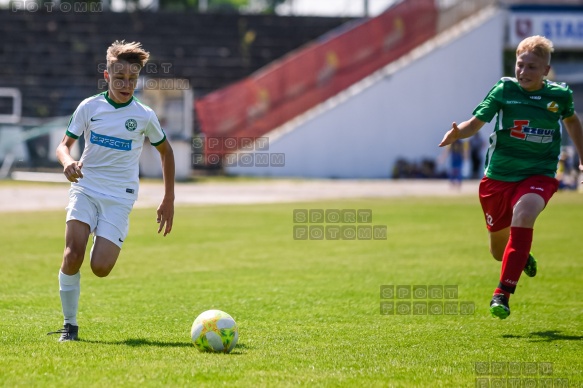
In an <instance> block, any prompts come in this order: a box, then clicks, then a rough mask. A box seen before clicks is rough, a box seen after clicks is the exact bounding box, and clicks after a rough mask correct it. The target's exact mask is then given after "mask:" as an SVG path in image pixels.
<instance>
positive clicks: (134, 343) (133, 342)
mask: <svg viewBox="0 0 583 388" xmlns="http://www.w3.org/2000/svg"><path fill="white" fill-rule="evenodd" d="M79 342H86V343H90V344H100V345H126V346H131V347H139V346H158V347H161V348H165V347H175V348H187V347H191V348H193V347H194V345H193V344H192V343H191V342H163V341H151V340H147V339H145V338H128V339H126V340H123V341H93V340H87V339H82V338H79ZM245 349H247V346H245V344H237V345H236V346H235V349H233V350H232V351H231V354H243V352H241V350H245Z"/></svg>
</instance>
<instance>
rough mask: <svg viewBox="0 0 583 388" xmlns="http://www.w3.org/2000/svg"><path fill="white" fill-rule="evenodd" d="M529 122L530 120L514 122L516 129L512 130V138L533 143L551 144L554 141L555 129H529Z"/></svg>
mask: <svg viewBox="0 0 583 388" xmlns="http://www.w3.org/2000/svg"><path fill="white" fill-rule="evenodd" d="M529 122H530V121H529V120H514V127H512V128H510V137H513V138H515V139H520V140H526V141H530V142H533V143H550V142H552V141H553V134H554V133H555V130H554V129H543V128H533V127H529V126H528V124H529Z"/></svg>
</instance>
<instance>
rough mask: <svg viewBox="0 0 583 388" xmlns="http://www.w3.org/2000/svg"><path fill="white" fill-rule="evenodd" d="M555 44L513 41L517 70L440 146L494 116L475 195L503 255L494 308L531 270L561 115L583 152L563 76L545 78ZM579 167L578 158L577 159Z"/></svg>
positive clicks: (493, 244) (504, 306) (503, 311)
mask: <svg viewBox="0 0 583 388" xmlns="http://www.w3.org/2000/svg"><path fill="white" fill-rule="evenodd" d="M552 52H553V44H552V42H551V41H550V40H548V39H546V38H544V37H542V36H531V37H529V38H526V39H524V40H523V41H522V42H520V44H519V45H518V47H517V49H516V66H515V73H516V78H510V77H504V78H502V79H501V80H500V81H498V83H497V84H496V85H495V86H494V87H493V88H492V90H490V92H489V93H488V95H487V96H486V98H485V99H484V100H483V101H482V102H481V103H480V104H479V105H478V107H477V108H476V109H475V110H474V112H473V116H472V117H471V118H470V119H469V120H467V121H464V122H463V123H461V124H460V125H459V126H458V125H456V123H453V125H452V128H451V129H450V130H449V131H448V132H447V133H446V134H445V136H444V137H443V140H442V141H441V143H440V144H439V146H440V147H443V146H446V145H449V144H451V143H453V142H454V141H455V140H457V139H464V138H468V137H470V136H472V135H473V134H475V133H476V132H478V131H479V130H480V128H482V126H483V125H484V124H485V123H486V122H490V121H491V120H492V119H493V118H494V116H497V118H496V126H495V128H494V132H493V133H492V135H490V146H489V148H488V153H487V156H486V168H485V176H484V178H483V179H482V181H481V182H480V190H479V191H480V193H479V194H480V203H481V205H482V209H483V211H484V217H485V219H486V226H487V228H488V231H489V235H490V252H491V253H492V256H494V258H495V259H496V260H498V261H502V272H501V275H500V282H499V284H498V286H497V287H496V289H495V290H494V295H493V297H492V301H491V302H490V312H491V314H492V316H494V317H498V318H500V319H505V318H506V317H508V316H509V315H510V307H509V305H508V299H509V298H510V294H513V293H514V291H515V289H516V284H517V283H518V279H519V278H520V275H521V273H522V271H524V272H525V273H526V274H527V275H528V276H530V277H533V276H535V275H536V271H537V263H536V260H535V259H534V257H533V256H532V255H531V254H530V248H531V245H532V237H533V228H534V223H535V221H536V218H537V217H538V215H539V214H540V213H541V212H542V211H543V209H544V208H545V206H546V204H547V203H548V201H549V200H550V199H551V197H552V196H553V194H554V193H555V192H556V191H557V188H558V181H557V180H556V179H555V174H556V171H557V162H558V159H559V154H560V151H561V121H562V122H563V125H564V127H565V129H566V130H567V132H568V133H569V136H570V137H571V139H572V140H573V144H574V145H575V147H576V149H577V152H578V153H579V157H580V158H581V157H583V128H582V126H581V121H580V120H579V117H578V116H577V114H576V112H575V109H574V105H573V92H572V91H571V89H569V87H568V86H567V85H566V84H560V83H555V82H551V81H548V80H545V76H547V75H548V73H549V70H550V68H551V66H550V61H551V53H552ZM579 163H580V166H579V168H580V169H582V170H583V163H582V162H581V160H580V161H579Z"/></svg>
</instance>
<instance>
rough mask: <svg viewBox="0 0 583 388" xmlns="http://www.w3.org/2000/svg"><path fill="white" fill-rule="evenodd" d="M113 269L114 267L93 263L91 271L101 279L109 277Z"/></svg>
mask: <svg viewBox="0 0 583 388" xmlns="http://www.w3.org/2000/svg"><path fill="white" fill-rule="evenodd" d="M112 269H113V267H112V266H108V265H103V264H94V263H93V262H92V263H91V271H93V273H94V274H95V276H97V277H100V278H104V277H106V276H107V275H109V273H110V272H111V270H112Z"/></svg>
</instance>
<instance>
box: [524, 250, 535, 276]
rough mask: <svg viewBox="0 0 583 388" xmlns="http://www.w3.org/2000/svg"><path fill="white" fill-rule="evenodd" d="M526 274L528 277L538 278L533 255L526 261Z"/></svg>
mask: <svg viewBox="0 0 583 388" xmlns="http://www.w3.org/2000/svg"><path fill="white" fill-rule="evenodd" d="M524 273H525V274H526V276H528V277H531V278H533V277H535V276H536V259H535V258H534V256H533V255H532V253H529V254H528V260H527V261H526V265H525V266H524Z"/></svg>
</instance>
